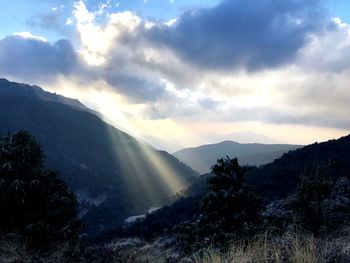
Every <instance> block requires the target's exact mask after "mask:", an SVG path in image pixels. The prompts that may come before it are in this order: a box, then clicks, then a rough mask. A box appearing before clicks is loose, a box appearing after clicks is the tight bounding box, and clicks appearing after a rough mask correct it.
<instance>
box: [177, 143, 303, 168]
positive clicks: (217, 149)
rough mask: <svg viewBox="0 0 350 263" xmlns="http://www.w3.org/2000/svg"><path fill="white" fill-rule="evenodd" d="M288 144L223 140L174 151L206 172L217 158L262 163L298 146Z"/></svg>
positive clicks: (188, 162)
mask: <svg viewBox="0 0 350 263" xmlns="http://www.w3.org/2000/svg"><path fill="white" fill-rule="evenodd" d="M300 147H301V146H300V145H289V144H258V143H249V144H241V143H237V142H233V141H223V142H220V143H216V144H208V145H202V146H199V147H194V148H186V149H183V150H180V151H177V152H175V153H174V156H175V157H177V158H178V159H179V160H180V161H182V162H184V163H185V164H187V165H189V166H191V167H192V168H193V169H195V170H196V171H198V172H200V173H208V172H209V170H210V167H211V166H212V165H213V164H214V163H215V162H216V160H217V159H219V158H222V157H225V156H229V157H231V158H233V157H237V158H238V159H239V161H240V164H242V165H246V164H249V165H262V164H266V163H269V162H272V161H273V160H275V159H277V158H279V157H281V156H282V154H283V153H285V152H288V151H290V150H295V149H297V148H300Z"/></svg>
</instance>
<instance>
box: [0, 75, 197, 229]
mask: <svg viewBox="0 0 350 263" xmlns="http://www.w3.org/2000/svg"><path fill="white" fill-rule="evenodd" d="M21 129H25V130H28V131H29V132H30V133H31V134H33V135H34V136H35V137H36V139H37V140H38V141H39V142H40V144H41V145H42V147H43V150H44V153H45V155H46V156H47V158H46V162H45V165H46V167H47V168H49V169H54V170H58V171H59V172H60V174H61V175H62V178H63V180H64V181H66V183H67V184H68V185H69V186H70V188H71V189H72V190H73V191H74V192H75V194H76V195H77V198H78V201H79V210H80V213H79V214H80V217H81V219H82V221H83V223H84V224H85V231H86V232H87V233H89V234H94V233H98V232H100V231H103V230H105V229H107V228H109V227H111V226H114V225H118V224H119V223H120V222H122V221H123V220H124V219H125V218H126V217H128V216H130V215H134V214H138V213H144V212H145V211H147V210H148V209H149V208H150V207H151V206H156V207H157V206H161V205H164V204H167V203H169V202H171V200H172V196H173V195H174V194H175V193H176V192H178V191H179V190H181V189H183V188H186V187H187V186H189V185H190V184H191V183H192V182H193V181H194V179H195V178H196V176H197V175H198V174H197V173H196V172H195V171H193V170H192V169H191V168H189V167H187V166H186V165H184V164H182V163H181V162H180V161H179V160H177V159H176V158H175V157H173V156H172V155H170V154H168V153H167V152H164V151H158V150H156V149H154V148H153V147H151V146H149V145H148V144H145V143H143V142H141V141H138V140H136V139H135V138H133V137H131V136H129V135H128V134H126V133H124V132H122V131H120V130H118V129H116V128H115V127H113V126H111V125H109V124H107V123H105V122H103V121H102V120H101V119H100V118H99V117H98V116H96V115H95V114H93V112H92V111H91V110H89V109H88V108H86V107H85V106H84V105H82V104H81V103H80V102H78V101H77V100H72V99H68V98H65V97H62V96H59V95H56V94H51V93H48V92H45V91H44V90H42V89H41V88H39V87H36V86H29V85H26V84H20V83H14V82H9V81H7V80H5V79H0V135H1V134H2V135H5V134H7V133H9V132H15V131H18V130H21Z"/></svg>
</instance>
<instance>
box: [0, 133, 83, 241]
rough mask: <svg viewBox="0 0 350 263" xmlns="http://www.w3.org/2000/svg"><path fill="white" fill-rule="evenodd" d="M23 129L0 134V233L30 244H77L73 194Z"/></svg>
mask: <svg viewBox="0 0 350 263" xmlns="http://www.w3.org/2000/svg"><path fill="white" fill-rule="evenodd" d="M43 160H44V155H43V152H42V150H41V147H40V145H39V144H38V143H37V142H36V141H35V139H34V137H33V136H31V135H30V134H29V133H28V132H26V131H20V132H18V133H14V134H10V135H8V136H5V137H2V138H0V214H1V216H0V233H2V234H8V233H16V234H19V235H20V236H22V237H23V238H25V239H26V240H27V241H28V243H29V245H30V246H32V247H40V248H43V247H47V248H48V247H49V246H51V245H53V244H54V243H57V242H69V243H71V244H77V241H78V232H79V229H80V222H79V221H78V220H77V218H76V198H75V196H74V194H73V193H72V192H71V191H70V190H69V188H68V187H67V185H66V184H65V183H64V182H63V181H62V180H60V179H59V176H58V174H57V173H55V172H51V171H45V170H44V169H43Z"/></svg>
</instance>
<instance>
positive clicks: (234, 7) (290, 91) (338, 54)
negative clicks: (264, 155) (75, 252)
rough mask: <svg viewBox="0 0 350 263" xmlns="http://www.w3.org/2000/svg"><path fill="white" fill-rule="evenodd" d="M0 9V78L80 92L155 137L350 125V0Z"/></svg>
mask: <svg viewBox="0 0 350 263" xmlns="http://www.w3.org/2000/svg"><path fill="white" fill-rule="evenodd" d="M0 5H1V8H0V17H1V20H0V76H1V77H5V78H8V79H9V80H13V81H20V82H25V83H29V84H36V85H39V86H42V87H43V88H44V89H46V90H49V91H51V92H57V93H59V94H62V95H65V96H69V97H74V98H78V99H79V100H80V101H81V102H82V103H84V104H86V105H87V106H89V107H91V108H93V109H95V110H98V111H101V112H102V113H103V114H104V116H105V119H106V121H108V122H110V123H112V124H114V125H116V126H117V127H119V128H121V129H123V130H125V131H127V132H129V133H131V134H132V135H134V136H137V137H139V138H142V139H145V140H148V141H152V143H153V142H154V143H155V144H156V142H155V138H157V140H158V142H164V143H165V144H168V145H172V146H174V145H175V148H176V147H178V148H181V147H188V146H195V145H199V144H203V143H210V142H214V141H215V136H212V135H213V134H217V140H219V139H220V138H221V137H222V136H223V135H225V134H232V133H235V132H242V131H253V132H256V133H262V134H265V135H267V136H269V137H271V138H273V139H275V140H278V141H280V142H286V143H295V144H308V143H313V142H315V141H325V140H327V139H332V138H338V137H340V136H343V135H346V134H348V133H349V132H350V114H349V112H350V103H349V102H350V90H349V89H350V1H348V0H134V1H130V0H108V1H106V0H103V1H102V0H101V1H92V0H85V1H83V0H79V1H68V0H46V1H42V0H31V1H29V0H11V1H9V0H2V1H1V3H0ZM209 133H210V134H211V141H208V136H206V135H207V134H209ZM213 138H214V139H213Z"/></svg>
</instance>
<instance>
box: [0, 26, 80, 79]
mask: <svg viewBox="0 0 350 263" xmlns="http://www.w3.org/2000/svg"><path fill="white" fill-rule="evenodd" d="M77 64H78V57H77V55H76V52H75V50H74V48H73V46H72V45H71V44H70V42H69V41H67V40H59V41H57V42H55V43H53V44H50V43H48V42H46V41H44V39H43V38H42V37H35V36H33V35H31V34H30V33H17V34H15V35H12V36H8V37H5V38H3V39H0V74H1V75H3V76H15V77H16V78H22V79H25V80H27V81H29V80H30V81H33V80H38V79H48V78H50V77H51V78H52V77H55V76H56V75H58V74H63V75H69V74H70V73H71V72H72V71H73V70H74V69H75V68H76V66H77Z"/></svg>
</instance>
